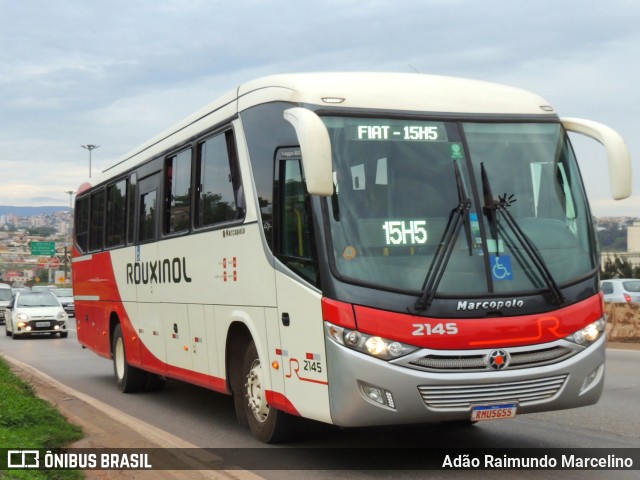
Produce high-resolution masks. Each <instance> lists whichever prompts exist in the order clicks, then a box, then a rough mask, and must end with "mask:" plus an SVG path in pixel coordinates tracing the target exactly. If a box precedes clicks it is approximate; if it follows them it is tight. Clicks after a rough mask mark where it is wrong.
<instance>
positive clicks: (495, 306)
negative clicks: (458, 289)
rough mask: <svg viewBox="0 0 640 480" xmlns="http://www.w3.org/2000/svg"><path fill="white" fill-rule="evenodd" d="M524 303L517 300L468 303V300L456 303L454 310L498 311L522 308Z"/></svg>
mask: <svg viewBox="0 0 640 480" xmlns="http://www.w3.org/2000/svg"><path fill="white" fill-rule="evenodd" d="M522 307H524V301H523V300H518V299H515V298H513V299H511V300H480V301H478V302H470V301H468V300H460V301H458V308H457V309H456V310H458V311H460V310H500V309H501V308H522Z"/></svg>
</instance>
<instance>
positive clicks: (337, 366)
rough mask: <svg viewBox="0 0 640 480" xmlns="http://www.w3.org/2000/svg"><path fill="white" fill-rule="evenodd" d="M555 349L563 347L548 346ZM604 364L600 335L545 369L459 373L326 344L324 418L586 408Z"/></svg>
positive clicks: (464, 416)
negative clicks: (327, 410) (326, 411)
mask: <svg viewBox="0 0 640 480" xmlns="http://www.w3.org/2000/svg"><path fill="white" fill-rule="evenodd" d="M558 344H564V345H568V343H567V342H565V341H564V340H561V341H558V342H554V343H553V344H549V345H555V346H557V345H558ZM572 347H575V346H572ZM507 350H508V349H507ZM442 353H443V354H446V353H447V352H442ZM604 361H605V338H604V336H602V337H601V338H600V339H599V340H598V341H596V342H595V343H594V344H593V345H591V346H589V347H587V348H584V350H582V351H579V352H578V353H576V354H574V355H573V356H571V357H570V358H568V359H566V360H563V361H560V362H558V363H554V364H551V365H544V366H538V367H535V368H520V369H513V370H508V369H506V370H501V371H487V372H465V373H456V372H446V373H441V372H432V371H423V370H417V369H413V368H408V367H405V366H401V365H396V364H393V363H389V362H386V361H382V360H379V359H376V358H373V357H371V356H368V355H365V354H362V353H359V352H356V351H353V350H351V349H348V348H345V347H344V346H341V345H338V344H337V343H335V342H334V341H333V340H330V339H328V340H327V369H328V380H329V387H330V388H329V397H330V408H331V418H332V421H333V423H334V424H336V425H339V426H344V427H358V426H375V425H399V424H409V423H428V422H441V421H459V420H471V411H472V409H473V408H474V407H475V408H477V407H496V406H499V405H515V410H516V412H517V414H523V413H534V412H543V411H550V410H561V409H567V408H574V407H581V406H586V405H592V404H594V403H596V402H597V401H598V399H599V398H600V395H601V394H602V388H603V385H604Z"/></svg>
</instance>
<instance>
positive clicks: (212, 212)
mask: <svg viewBox="0 0 640 480" xmlns="http://www.w3.org/2000/svg"><path fill="white" fill-rule="evenodd" d="M196 168H197V170H196V187H197V198H196V208H197V213H196V226H197V227H207V226H210V225H215V224H218V223H224V222H229V221H232V220H236V219H239V218H241V217H242V216H244V211H243V208H242V207H243V205H244V197H243V194H242V187H241V186H240V176H239V174H238V172H237V168H236V161H235V146H234V142H233V131H232V130H227V131H225V132H222V133H219V134H218V135H215V136H214V137H211V138H209V139H207V140H206V141H205V142H202V143H201V144H200V145H199V146H198V159H197V167H196Z"/></svg>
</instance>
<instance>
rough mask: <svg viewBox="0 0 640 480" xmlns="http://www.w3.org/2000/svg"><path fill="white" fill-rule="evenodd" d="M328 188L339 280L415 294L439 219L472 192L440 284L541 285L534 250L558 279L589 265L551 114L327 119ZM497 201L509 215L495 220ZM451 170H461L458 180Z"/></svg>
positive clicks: (574, 181) (442, 222)
mask: <svg viewBox="0 0 640 480" xmlns="http://www.w3.org/2000/svg"><path fill="white" fill-rule="evenodd" d="M323 120H324V122H325V124H326V125H327V129H328V131H329V134H330V138H331V143H332V156H333V164H334V183H335V194H334V196H333V197H332V198H331V199H328V200H327V202H328V203H327V209H326V211H327V212H328V216H329V223H330V225H331V240H332V241H331V243H332V246H333V259H332V260H333V267H334V273H336V274H337V275H338V276H340V277H341V278H343V279H344V280H346V281H349V282H353V283H359V284H364V285H371V286H374V287H377V288H382V289H386V290H392V291H404V292H407V293H413V292H420V291H422V290H423V289H424V287H425V282H426V280H425V279H426V278H427V276H428V272H429V271H430V269H432V268H433V267H434V259H435V263H437V262H438V261H439V260H438V257H440V256H441V255H438V254H436V252H437V251H438V247H439V245H440V244H441V242H442V240H443V234H444V233H445V231H446V229H447V224H448V223H449V221H450V220H451V218H452V217H453V213H454V212H455V211H456V209H458V208H459V206H460V191H461V188H460V182H461V183H462V190H463V191H464V192H467V193H468V195H469V197H471V198H470V200H471V201H470V202H469V203H468V204H467V208H466V210H465V212H464V223H465V227H466V228H465V229H462V230H461V231H462V232H463V233H462V234H459V235H455V236H454V237H453V238H451V239H450V242H452V243H453V244H452V245H451V247H452V252H451V255H450V256H448V258H447V260H446V265H445V267H444V273H443V275H442V278H441V279H440V281H439V282H438V286H437V294H443V295H447V294H458V295H459V294H467V295H487V294H496V295H505V294H510V293H511V292H526V291H536V290H542V289H546V288H547V287H548V283H549V282H548V281H545V278H544V275H543V274H542V273H541V271H540V268H539V267H536V265H535V262H534V259H533V258H532V251H534V253H536V254H539V257H541V258H542V261H543V262H544V263H545V265H546V267H547V268H548V270H549V273H550V275H551V276H552V278H553V280H554V281H555V282H556V283H557V284H560V285H561V284H563V283H568V282H570V281H572V280H575V279H577V278H580V277H582V276H584V275H586V274H588V273H589V272H591V271H593V269H594V268H595V254H594V246H593V241H592V237H591V234H590V232H591V230H590V216H589V212H588V209H587V206H586V200H585V195H584V191H583V190H582V185H581V181H580V176H579V174H578V171H577V168H576V165H575V159H574V157H573V153H572V150H571V148H570V146H569V145H568V143H566V135H565V134H564V131H563V130H562V127H561V126H560V125H559V124H556V123H546V124H538V123H517V124H513V123H462V122H443V121H430V120H414V119H411V120H401V119H380V118H348V117H324V118H323ZM481 164H484V168H485V170H486V172H485V175H486V178H487V179H488V182H485V183H489V184H490V185H491V187H492V190H493V194H494V195H495V198H494V200H496V201H501V200H502V201H503V202H502V205H503V207H504V208H506V209H508V210H509V214H510V215H511V216H512V218H513V220H514V221H515V222H516V223H517V226H518V227H519V230H521V232H522V233H523V234H524V235H525V236H526V239H527V241H526V242H525V244H524V245H523V243H522V242H521V241H520V242H519V241H518V238H517V235H516V234H515V233H514V231H513V228H511V227H509V225H507V224H506V223H505V222H504V221H501V220H500V219H498V220H497V221H494V220H493V219H492V215H491V212H490V209H488V208H487V198H486V195H483V187H484V188H485V189H486V186H485V185H483V182H482V180H481V178H482V175H481ZM456 170H458V172H459V180H458V182H457V181H456Z"/></svg>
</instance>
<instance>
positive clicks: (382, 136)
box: [346, 119, 448, 142]
mask: <svg viewBox="0 0 640 480" xmlns="http://www.w3.org/2000/svg"><path fill="white" fill-rule="evenodd" d="M346 131H347V135H348V137H349V139H351V140H359V141H389V140H398V141H412V142H447V141H448V138H447V132H446V129H445V126H444V123H443V122H415V121H406V120H389V119H385V120H378V119H353V120H350V121H349V122H348V125H347V126H346Z"/></svg>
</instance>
